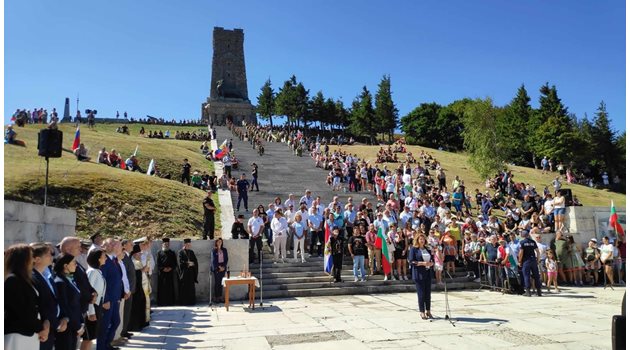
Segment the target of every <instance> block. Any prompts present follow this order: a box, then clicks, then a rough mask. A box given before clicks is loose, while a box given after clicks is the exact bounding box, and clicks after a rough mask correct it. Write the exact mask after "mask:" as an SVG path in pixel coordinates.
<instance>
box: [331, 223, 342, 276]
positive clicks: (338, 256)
mask: <svg viewBox="0 0 630 350" xmlns="http://www.w3.org/2000/svg"><path fill="white" fill-rule="evenodd" d="M330 249H331V251H332V259H333V270H332V272H333V277H334V278H335V283H337V282H343V281H342V280H341V264H342V263H343V249H344V247H343V238H341V237H339V228H338V227H335V228H334V229H333V232H332V236H330Z"/></svg>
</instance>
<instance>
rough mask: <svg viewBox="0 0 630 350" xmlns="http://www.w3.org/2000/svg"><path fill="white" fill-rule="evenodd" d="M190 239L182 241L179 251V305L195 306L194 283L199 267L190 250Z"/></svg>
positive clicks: (193, 253)
mask: <svg viewBox="0 0 630 350" xmlns="http://www.w3.org/2000/svg"><path fill="white" fill-rule="evenodd" d="M190 246H191V241H190V238H186V239H184V248H183V249H182V250H180V251H179V254H178V255H179V276H178V277H179V303H180V304H181V305H195V303H196V302H197V299H196V296H195V283H198V281H197V274H198V273H199V265H198V264H197V257H196V256H195V252H193V251H192V250H191V249H190Z"/></svg>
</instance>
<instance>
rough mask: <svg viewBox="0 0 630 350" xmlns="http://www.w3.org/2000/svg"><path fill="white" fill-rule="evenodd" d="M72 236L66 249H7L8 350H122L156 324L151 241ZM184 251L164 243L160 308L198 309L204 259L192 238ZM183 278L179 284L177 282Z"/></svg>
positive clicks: (160, 258) (45, 246) (37, 245)
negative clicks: (180, 305)
mask: <svg viewBox="0 0 630 350" xmlns="http://www.w3.org/2000/svg"><path fill="white" fill-rule="evenodd" d="M91 238H92V245H91V246H90V244H89V241H88V242H85V241H83V242H82V241H80V240H79V239H78V238H77V237H66V238H64V239H63V240H62V241H61V243H60V244H58V245H57V246H53V245H52V244H50V243H45V242H37V243H32V244H30V245H26V244H17V245H13V246H11V247H9V248H8V249H7V250H5V293H6V294H5V318H4V321H5V341H4V343H5V349H37V348H40V349H53V348H55V349H76V348H77V346H79V342H80V349H91V348H92V342H93V341H94V340H96V348H97V349H116V348H117V346H118V345H122V343H123V342H124V341H125V340H126V339H128V338H130V337H131V336H133V333H131V332H132V331H140V330H142V329H143V328H144V327H146V326H147V325H148V324H149V320H150V314H151V311H150V305H151V304H150V300H151V293H152V290H151V273H152V271H153V269H154V266H155V264H154V260H153V257H152V254H151V252H150V241H149V240H148V239H146V238H141V239H139V240H136V241H131V240H122V241H121V240H118V239H116V238H108V239H106V240H103V239H102V238H101V237H100V235H98V234H96V235H93V236H92V237H91ZM186 241H187V242H186V243H185V244H184V249H182V250H181V251H180V253H179V263H178V262H177V258H176V257H175V253H174V252H172V251H170V249H169V246H168V245H169V240H168V239H167V238H166V239H164V240H163V247H162V250H161V251H160V252H159V253H158V262H157V267H158V270H159V272H158V274H159V275H158V276H159V277H158V280H159V283H158V290H157V299H158V305H174V304H175V288H176V280H178V281H179V283H178V284H179V288H180V290H179V296H180V301H181V302H182V303H183V304H186V305H192V304H194V303H195V302H196V300H195V288H194V283H196V282H197V272H198V268H197V260H196V257H195V255H194V252H192V251H191V250H190V240H186ZM175 274H177V277H178V278H177V279H175V278H174V277H175Z"/></svg>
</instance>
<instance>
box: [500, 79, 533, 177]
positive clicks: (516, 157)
mask: <svg viewBox="0 0 630 350" xmlns="http://www.w3.org/2000/svg"><path fill="white" fill-rule="evenodd" d="M530 101H531V99H530V97H529V95H528V94H527V90H526V89H525V85H524V84H521V86H520V87H519V88H518V90H517V92H516V96H515V97H514V98H513V99H512V101H511V102H510V104H509V105H508V106H507V107H506V108H504V109H502V110H501V111H500V113H499V119H498V123H497V131H498V132H499V135H500V137H501V139H502V140H503V141H504V142H503V144H504V146H505V148H504V151H505V152H506V153H507V155H508V159H510V161H511V162H513V163H515V164H517V165H528V164H530V163H531V159H532V155H531V152H530V150H529V147H527V146H528V145H527V144H524V143H523V140H526V139H527V135H528V128H527V126H528V124H529V122H530V120H529V119H530V116H531V114H532V107H531V105H530Z"/></svg>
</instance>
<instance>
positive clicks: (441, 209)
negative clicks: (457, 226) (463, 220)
mask: <svg viewBox="0 0 630 350" xmlns="http://www.w3.org/2000/svg"><path fill="white" fill-rule="evenodd" d="M450 212H451V211H450V210H449V209H448V207H447V206H446V203H445V202H444V201H441V202H440V206H439V207H438V208H437V214H438V215H439V216H440V219H444V218H445V217H446V213H450Z"/></svg>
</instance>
